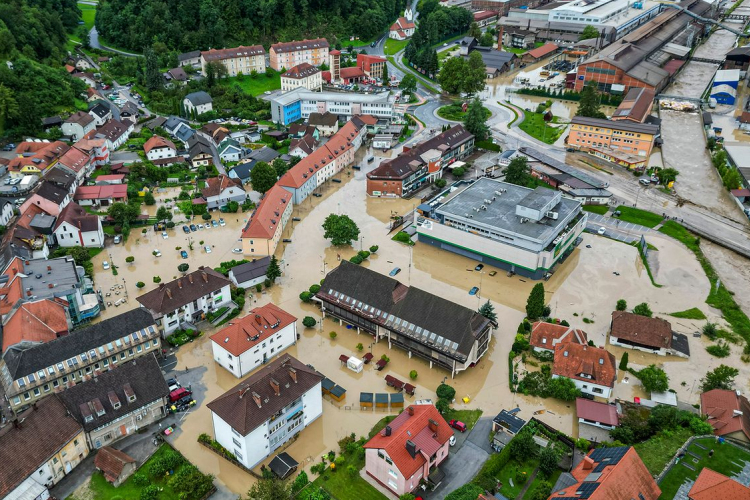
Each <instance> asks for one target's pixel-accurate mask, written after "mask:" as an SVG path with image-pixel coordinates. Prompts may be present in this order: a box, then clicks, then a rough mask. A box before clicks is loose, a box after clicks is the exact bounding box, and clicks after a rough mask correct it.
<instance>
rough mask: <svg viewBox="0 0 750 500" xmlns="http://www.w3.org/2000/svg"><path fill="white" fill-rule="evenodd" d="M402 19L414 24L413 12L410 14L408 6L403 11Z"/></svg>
mask: <svg viewBox="0 0 750 500" xmlns="http://www.w3.org/2000/svg"><path fill="white" fill-rule="evenodd" d="M404 17H405V18H406V20H407V21H409V22H410V23H413V22H414V12H412V10H411V7H410V6H408V5H407V6H406V10H405V11H404Z"/></svg>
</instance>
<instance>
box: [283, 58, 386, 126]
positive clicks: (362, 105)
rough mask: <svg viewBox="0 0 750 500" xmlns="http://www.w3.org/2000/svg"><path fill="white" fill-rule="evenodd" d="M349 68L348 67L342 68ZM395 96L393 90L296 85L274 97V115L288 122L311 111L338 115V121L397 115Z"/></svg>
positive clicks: (306, 115) (306, 117)
mask: <svg viewBox="0 0 750 500" xmlns="http://www.w3.org/2000/svg"><path fill="white" fill-rule="evenodd" d="M343 69H346V68H343ZM343 69H342V71H343ZM395 105H396V98H395V97H394V96H393V95H391V92H390V91H383V92H378V93H375V94H365V93H360V92H346V93H344V92H328V91H323V92H311V91H309V90H307V89H302V88H297V89H294V90H290V91H289V92H285V93H282V94H280V95H278V96H274V97H273V98H272V99H271V119H272V120H273V121H274V122H275V123H280V124H282V125H289V124H290V123H292V122H295V121H297V120H299V119H300V118H301V119H304V120H307V119H308V118H309V117H310V115H311V114H312V113H325V112H326V111H328V112H330V113H332V114H334V115H336V116H337V117H338V119H339V121H347V120H350V119H351V118H352V117H353V116H355V115H367V114H369V115H373V116H376V117H377V118H378V119H382V120H391V119H392V118H393V117H394V107H395Z"/></svg>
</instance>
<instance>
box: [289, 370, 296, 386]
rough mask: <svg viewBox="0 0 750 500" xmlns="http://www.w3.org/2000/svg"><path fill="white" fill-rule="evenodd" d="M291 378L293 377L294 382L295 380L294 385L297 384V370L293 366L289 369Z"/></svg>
mask: <svg viewBox="0 0 750 500" xmlns="http://www.w3.org/2000/svg"><path fill="white" fill-rule="evenodd" d="M289 376H290V377H292V380H294V383H295V384H296V383H297V370H295V369H294V368H292V367H291V366H290V367H289Z"/></svg>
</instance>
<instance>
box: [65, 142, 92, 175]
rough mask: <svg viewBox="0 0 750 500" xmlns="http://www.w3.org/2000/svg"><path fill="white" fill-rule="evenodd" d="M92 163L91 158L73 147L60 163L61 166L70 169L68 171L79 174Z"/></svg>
mask: <svg viewBox="0 0 750 500" xmlns="http://www.w3.org/2000/svg"><path fill="white" fill-rule="evenodd" d="M90 161H91V156H89V155H88V154H87V153H84V152H83V151H81V150H80V149H78V148H77V147H75V146H73V147H72V148H70V149H69V150H68V151H67V152H66V153H65V154H64V155H62V157H61V158H60V160H59V161H58V163H59V164H60V165H64V166H66V167H68V169H70V170H72V171H73V172H76V173H78V172H80V171H81V170H82V169H84V168H86V165H88V164H89V162H90Z"/></svg>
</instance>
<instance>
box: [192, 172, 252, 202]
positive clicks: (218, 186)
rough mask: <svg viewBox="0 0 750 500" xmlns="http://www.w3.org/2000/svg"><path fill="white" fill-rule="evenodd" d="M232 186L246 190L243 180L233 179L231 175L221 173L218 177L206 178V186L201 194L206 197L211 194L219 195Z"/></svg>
mask: <svg viewBox="0 0 750 500" xmlns="http://www.w3.org/2000/svg"><path fill="white" fill-rule="evenodd" d="M230 187H236V188H239V189H240V191H244V190H245V188H244V187H242V181H241V180H239V179H232V178H231V177H229V176H226V175H224V174H220V175H219V176H218V177H211V178H210V179H206V187H205V188H203V190H202V191H201V194H202V195H203V197H204V198H208V197H209V196H219V195H220V194H221V193H222V191H224V190H225V189H227V188H230Z"/></svg>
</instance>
